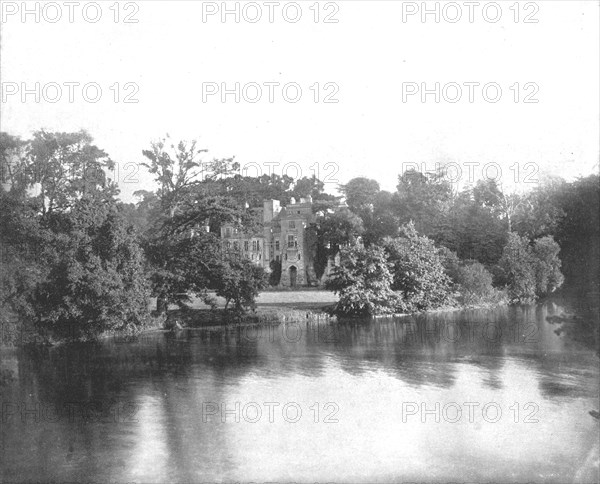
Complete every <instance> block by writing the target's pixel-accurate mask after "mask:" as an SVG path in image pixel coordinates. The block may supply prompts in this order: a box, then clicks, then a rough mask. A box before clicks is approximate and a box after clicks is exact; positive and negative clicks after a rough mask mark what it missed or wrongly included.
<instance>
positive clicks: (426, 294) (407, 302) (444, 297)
mask: <svg viewBox="0 0 600 484" xmlns="http://www.w3.org/2000/svg"><path fill="white" fill-rule="evenodd" d="M401 234H402V237H397V238H387V239H385V241H384V247H385V251H386V253H387V254H388V258H389V262H390V267H391V271H392V274H393V284H392V289H393V290H394V291H398V292H399V293H400V294H401V296H402V299H403V301H404V302H403V304H402V309H403V310H404V311H412V310H418V311H423V310H428V309H436V308H439V307H442V306H446V305H449V304H452V303H453V302H454V300H453V297H452V291H451V282H452V281H451V280H450V278H449V277H448V275H447V274H446V271H445V269H444V265H443V263H442V257H441V256H440V253H439V250H438V249H437V248H436V247H435V245H434V242H433V240H431V239H430V238H428V237H424V236H419V234H418V233H417V231H416V230H415V228H414V225H412V224H409V225H407V226H405V227H403V228H402V229H401Z"/></svg>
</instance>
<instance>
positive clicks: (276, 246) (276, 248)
mask: <svg viewBox="0 0 600 484" xmlns="http://www.w3.org/2000/svg"><path fill="white" fill-rule="evenodd" d="M275 250H279V241H278V240H276V241H275Z"/></svg>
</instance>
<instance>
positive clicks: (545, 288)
mask: <svg viewBox="0 0 600 484" xmlns="http://www.w3.org/2000/svg"><path fill="white" fill-rule="evenodd" d="M559 252H560V246H559V245H558V244H557V243H556V242H555V241H554V238H553V237H552V236H550V235H549V236H546V237H540V238H539V239H536V240H535V242H534V244H533V257H534V266H535V283H536V294H537V295H538V296H545V295H547V294H550V293H552V292H554V291H555V290H556V289H558V288H559V287H560V286H562V284H563V282H564V276H563V275H562V272H560V266H561V261H560V259H559V257H558V253H559Z"/></svg>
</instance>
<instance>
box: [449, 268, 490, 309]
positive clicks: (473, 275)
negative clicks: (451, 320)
mask: <svg viewBox="0 0 600 484" xmlns="http://www.w3.org/2000/svg"><path fill="white" fill-rule="evenodd" d="M457 284H458V288H459V291H460V294H461V298H462V302H463V304H467V305H469V304H479V303H482V302H487V301H488V300H489V298H490V296H491V295H492V294H493V293H494V287H493V286H492V274H490V273H489V272H488V271H487V270H486V268H485V267H484V266H483V264H481V263H479V262H477V261H468V262H466V263H464V264H462V265H461V266H460V267H459V268H458V274H457Z"/></svg>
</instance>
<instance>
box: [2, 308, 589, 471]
mask: <svg viewBox="0 0 600 484" xmlns="http://www.w3.org/2000/svg"><path fill="white" fill-rule="evenodd" d="M566 313H567V309H566V306H562V305H561V306H558V305H556V304H553V303H547V304H544V305H537V306H522V307H511V308H499V309H495V310H487V311H483V310H470V311H463V312H454V313H439V314H428V315H419V316H414V317H406V318H400V319H389V320H385V321H378V322H364V321H363V322H358V321H350V322H344V323H341V324H338V325H334V324H331V323H322V324H318V325H310V324H305V323H302V324H297V325H294V324H292V325H288V326H287V327H285V328H282V327H271V328H231V329H228V330H215V331H182V332H180V333H178V334H154V335H145V336H144V337H142V338H140V339H139V340H138V341H136V342H128V343H125V342H123V341H119V340H112V341H106V342H103V343H101V344H96V345H82V346H74V347H68V348H67V347H62V348H53V349H45V350H38V351H36V352H31V351H28V352H14V351H13V352H11V353H9V354H5V355H3V358H2V360H1V361H2V363H1V367H0V370H4V371H5V374H6V372H8V371H10V372H11V375H12V377H11V378H5V379H4V380H3V386H1V387H0V391H1V396H2V398H1V400H2V403H3V406H2V424H1V428H0V435H1V443H2V462H3V464H2V470H1V471H0V477H1V478H2V479H1V480H3V481H4V480H7V481H12V480H17V481H22V480H43V481H48V480H56V481H82V480H87V481H89V480H93V481H98V482H109V481H120V482H127V481H134V482H207V481H208V482H213V481H214V482H232V481H238V482H248V481H292V480H294V481H297V482H308V481H311V482H315V481H321V482H323V481H331V482H397V481H403V480H404V481H410V480H416V481H441V482H446V481H449V480H461V481H464V480H473V481H490V480H498V481H502V482H507V481H512V482H525V481H535V482H542V481H544V482H571V481H574V480H576V481H577V480H579V481H581V482H586V481H589V482H592V481H595V480H597V472H598V469H597V453H598V447H597V432H598V422H597V421H596V420H594V419H593V418H592V417H591V416H590V415H589V414H588V412H589V411H590V410H591V409H594V408H597V399H598V388H599V384H598V375H599V369H598V358H597V356H596V355H595V354H594V349H593V348H590V347H589V345H588V346H586V345H585V344H582V338H581V337H571V335H572V334H573V332H574V331H575V330H573V329H571V332H570V333H569V331H562V332H559V333H560V334H557V332H556V329H557V325H556V324H551V323H549V322H548V320H550V321H552V322H554V323H555V322H556V318H557V317H564V315H565V314H566ZM584 339H585V338H584ZM498 411H499V412H500V413H498ZM223 412H224V413H223ZM299 412H300V413H299ZM223 419H225V422H223ZM296 419H297V420H296Z"/></svg>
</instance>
